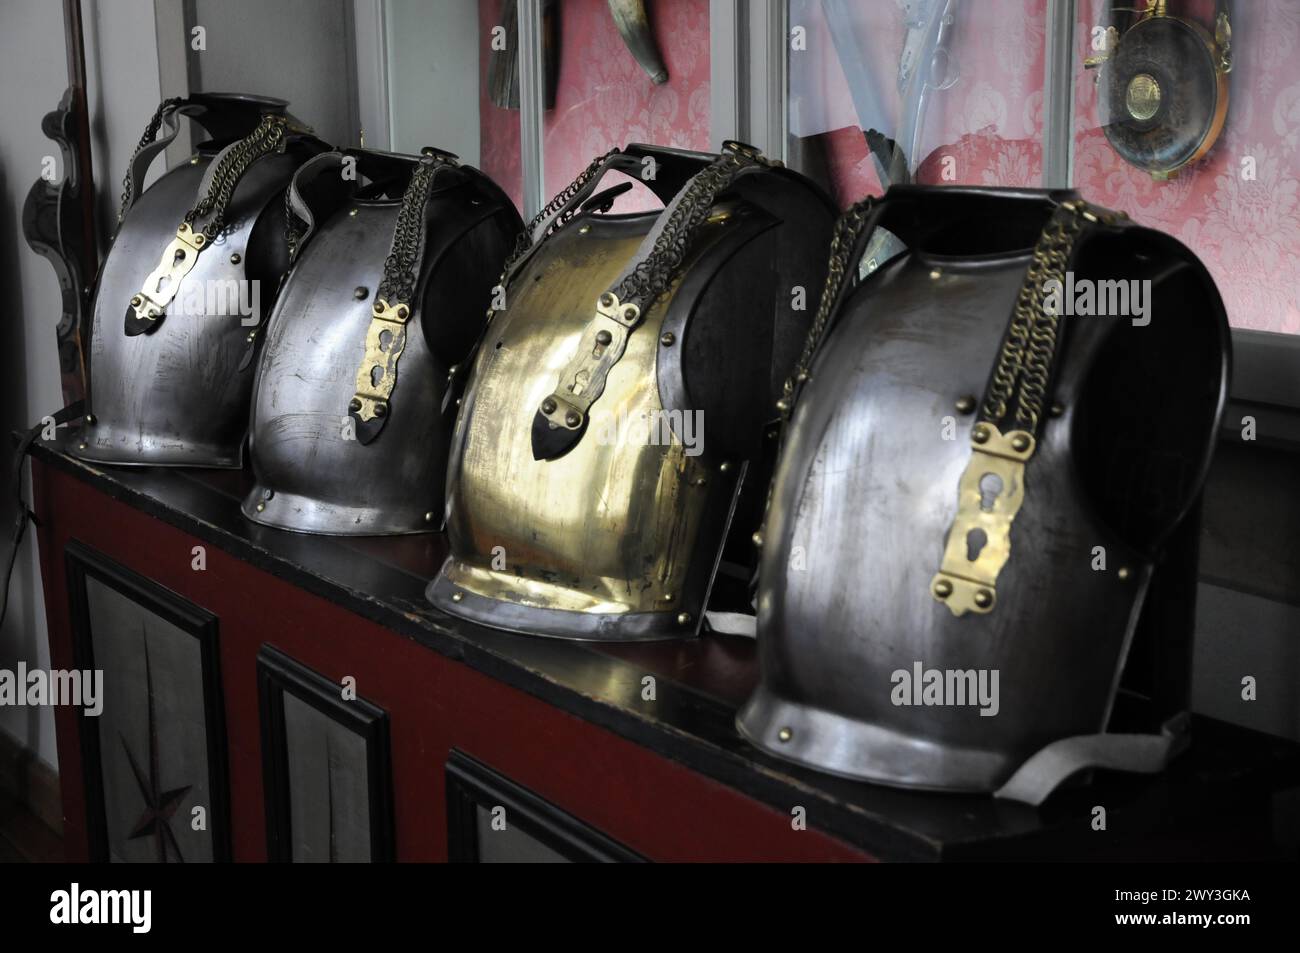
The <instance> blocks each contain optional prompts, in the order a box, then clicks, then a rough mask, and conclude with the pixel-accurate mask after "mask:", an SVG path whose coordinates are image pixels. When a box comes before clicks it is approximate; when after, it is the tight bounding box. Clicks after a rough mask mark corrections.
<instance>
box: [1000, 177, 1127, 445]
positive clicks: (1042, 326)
mask: <svg viewBox="0 0 1300 953" xmlns="http://www.w3.org/2000/svg"><path fill="white" fill-rule="evenodd" d="M1125 217H1126V216H1125V215H1124V213H1123V212H1110V211H1108V210H1105V209H1100V208H1095V207H1093V206H1090V205H1088V204H1087V203H1086V202H1082V201H1078V200H1076V201H1069V202H1062V203H1061V204H1060V205H1059V206H1057V208H1056V211H1055V212H1053V213H1052V217H1051V219H1049V220H1048V222H1047V225H1046V226H1045V227H1044V228H1043V231H1042V234H1041V235H1040V236H1039V238H1038V242H1037V244H1036V245H1035V246H1034V252H1033V257H1032V259H1031V260H1030V264H1029V270H1028V271H1027V272H1026V274H1025V280H1024V281H1023V282H1022V283H1021V285H1020V291H1019V293H1018V294H1017V295H1016V304H1015V310H1014V311H1013V312H1012V315H1011V321H1010V322H1009V324H1008V325H1007V334H1006V337H1005V338H1004V340H1003V342H1002V349H1001V351H1000V353H999V354H998V361H997V364H996V365H995V367H994V369H993V377H992V380H991V381H990V382H989V388H988V391H987V393H986V394H985V395H984V402H983V404H982V406H981V408H980V419H982V420H985V421H988V422H990V423H995V424H1001V423H1002V421H1004V420H1005V419H1006V417H1007V416H1008V414H1009V413H1011V412H1012V405H1013V403H1014V416H1013V418H1012V419H1013V421H1014V424H1013V427H1012V429H1014V430H1023V431H1025V432H1026V433H1030V434H1034V433H1037V431H1038V422H1039V420H1040V419H1041V417H1042V413H1043V400H1044V398H1045V396H1046V393H1047V384H1048V381H1049V379H1050V378H1051V374H1052V362H1053V360H1054V359H1055V355H1056V350H1057V336H1058V334H1059V330H1060V323H1061V316H1060V314H1058V313H1056V311H1054V310H1053V309H1050V308H1048V307H1047V297H1048V294H1049V287H1050V286H1051V284H1052V283H1053V282H1055V283H1057V284H1056V287H1057V288H1063V287H1064V285H1065V269H1066V266H1067V265H1068V264H1069V261H1070V257H1071V255H1073V253H1074V246H1075V243H1076V242H1077V240H1078V238H1079V235H1080V233H1081V232H1082V231H1083V228H1084V225H1085V223H1087V222H1103V223H1105V224H1114V223H1115V222H1118V221H1120V220H1122V219H1123V218H1125ZM1003 429H1005V428H1003Z"/></svg>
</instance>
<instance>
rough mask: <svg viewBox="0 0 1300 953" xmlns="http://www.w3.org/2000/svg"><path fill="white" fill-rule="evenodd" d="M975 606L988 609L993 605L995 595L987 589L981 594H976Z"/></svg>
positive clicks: (982, 590) (981, 591)
mask: <svg viewBox="0 0 1300 953" xmlns="http://www.w3.org/2000/svg"><path fill="white" fill-rule="evenodd" d="M975 605H977V606H979V607H980V608H981V609H987V608H988V607H989V606H991V605H993V593H991V592H989V591H988V590H987V589H981V590H980V591H979V592H977V593H975Z"/></svg>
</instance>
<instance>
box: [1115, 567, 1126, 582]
mask: <svg viewBox="0 0 1300 953" xmlns="http://www.w3.org/2000/svg"><path fill="white" fill-rule="evenodd" d="M1116 575H1118V576H1119V581H1120V582H1127V581H1128V567H1127V566H1120V568H1119V572H1118V573H1117V574H1116Z"/></svg>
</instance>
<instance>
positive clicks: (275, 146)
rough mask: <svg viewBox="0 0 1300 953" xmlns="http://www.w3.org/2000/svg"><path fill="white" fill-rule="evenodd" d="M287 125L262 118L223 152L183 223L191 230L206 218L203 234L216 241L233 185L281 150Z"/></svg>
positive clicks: (271, 117)
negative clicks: (263, 157) (204, 188)
mask: <svg viewBox="0 0 1300 953" xmlns="http://www.w3.org/2000/svg"><path fill="white" fill-rule="evenodd" d="M288 125H289V122H288V120H287V119H286V118H285V117H284V116H274V115H270V114H267V115H264V116H263V117H262V121H261V122H260V123H258V125H257V128H256V129H254V130H253V131H252V132H251V133H249V134H248V135H247V136H245V137H244V138H243V139H241V140H239V142H237V143H236V144H235V145H234V146H232V147H231V148H229V149H226V150H225V151H223V152H222V153H221V156H220V157H219V158H218V160H217V167H216V168H215V169H214V170H213V171H212V178H211V182H210V184H209V186H208V191H207V193H206V194H205V195H204V196H203V198H201V199H200V200H199V201H198V204H196V205H195V206H194V207H193V208H192V209H190V210H189V211H188V212H186V213H185V217H184V219H182V221H183V222H184V223H185V224H186V225H189V226H191V227H192V226H193V224H194V222H195V220H196V219H199V218H203V217H204V216H208V221H207V224H205V225H204V226H203V231H202V234H203V236H204V237H205V238H206V239H207V240H208V241H211V240H212V239H213V238H215V237H216V236H217V235H218V234H219V233H220V232H221V228H222V226H223V225H224V224H225V220H226V208H227V206H228V205H229V204H230V199H231V197H232V196H233V195H234V193H235V186H237V185H238V184H239V181H240V179H242V178H243V177H244V173H245V172H247V171H248V167H249V166H251V165H252V164H253V163H254V162H256V161H257V160H258V159H260V158H262V156H265V155H270V154H271V153H272V152H278V151H282V148H283V143H284V137H285V132H286V130H287V128H288ZM195 237H196V238H197V237H198V236H197V235H196V236H195ZM199 244H200V245H201V244H202V242H200V243H199Z"/></svg>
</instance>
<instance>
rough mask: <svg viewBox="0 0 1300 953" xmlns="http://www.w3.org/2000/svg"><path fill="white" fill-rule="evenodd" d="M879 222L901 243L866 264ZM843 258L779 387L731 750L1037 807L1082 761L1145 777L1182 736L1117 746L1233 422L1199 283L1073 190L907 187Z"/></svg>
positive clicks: (1185, 255) (1213, 320)
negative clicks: (1168, 559) (755, 658)
mask: <svg viewBox="0 0 1300 953" xmlns="http://www.w3.org/2000/svg"><path fill="white" fill-rule="evenodd" d="M877 230H880V231H882V232H886V233H888V234H891V235H893V236H896V239H897V241H895V242H894V243H893V246H894V247H895V248H896V249H897V250H898V253H897V254H894V255H893V256H892V257H890V258H888V259H885V258H875V259H873V260H870V261H863V260H862V251H863V249H864V248H865V247H867V245H868V243H869V242H870V241H871V238H872V235H873V233H875V232H876V231H877ZM877 237H878V236H877ZM835 242H836V245H835V246H833V254H832V262H831V266H830V272H831V278H830V279H829V280H828V286H827V289H826V292H825V294H824V296H823V300H822V306H821V309H820V310H819V313H818V317H817V320H816V321H815V322H814V325H815V326H814V330H813V334H812V335H810V340H809V345H808V347H807V349H806V351H805V360H804V361H801V364H800V369H799V371H797V372H796V375H795V377H794V378H793V379H792V380H791V382H790V384H789V385H788V386H787V396H786V406H787V407H788V406H791V405H793V407H794V410H793V414H792V417H791V419H790V420H789V424H788V426H787V428H786V432H785V438H784V444H783V448H782V452H781V457H780V461H779V463H778V466H777V472H776V476H775V478H774V482H773V487H772V493H771V497H770V502H769V508H768V514H767V517H766V520H765V525H764V529H763V532H762V535H761V537H760V540H759V542H760V545H761V547H762V558H761V564H760V578H759V590H758V640H759V655H760V662H761V670H762V679H761V683H760V686H759V687H758V689H757V690H756V691H755V693H754V695H753V696H752V697H751V698H750V700H749V701H748V703H747V704H746V705H745V706H744V708H743V709H742V710H741V712H740V714H739V716H738V718H737V723H738V727H739V729H740V730H741V732H742V734H744V735H745V736H746V737H747V738H749V739H750V740H751V741H753V742H754V743H755V744H756V745H758V746H759V747H761V748H763V749H765V750H767V751H769V752H771V753H772V754H775V755H778V756H780V757H782V758H786V759H788V760H791V761H796V762H799V763H801V764H805V765H810V766H812V767H815V768H819V769H821V770H824V771H828V772H831V773H834V774H839V775H843V776H847V777H852V778H862V779H867V780H872V781H879V782H884V783H887V784H893V785H901V786H908V787H918V788H925V789H934V790H952V791H970V792H988V791H997V792H998V793H999V794H1000V795H1002V796H1008V797H1015V798H1017V799H1020V800H1025V801H1030V802H1036V801H1039V800H1042V799H1043V798H1044V797H1046V796H1047V794H1048V793H1050V791H1051V790H1052V789H1053V788H1054V787H1055V786H1056V785H1057V784H1058V783H1059V782H1060V781H1061V780H1063V779H1064V778H1065V777H1067V776H1068V775H1069V774H1071V773H1073V772H1074V771H1076V770H1079V769H1081V768H1084V767H1089V766H1102V767H1110V768H1116V769H1129V770H1155V769H1158V767H1159V766H1161V765H1162V763H1163V761H1164V760H1167V757H1168V756H1170V755H1171V754H1172V753H1173V752H1174V751H1175V750H1176V749H1177V747H1178V744H1179V738H1178V737H1177V732H1175V731H1174V730H1173V727H1174V726H1172V725H1171V726H1169V728H1170V731H1169V733H1167V734H1166V735H1165V736H1163V737H1162V736H1161V735H1157V734H1153V735H1144V734H1118V733H1116V734H1107V733H1105V731H1106V728H1107V726H1108V724H1109V719H1110V713H1111V710H1112V706H1113V703H1114V701H1115V697H1116V691H1117V687H1118V684H1119V681H1120V676H1121V674H1122V670H1123V667H1124V663H1125V658H1126V654H1127V652H1128V648H1129V645H1130V642H1131V639H1132V636H1133V632H1134V628H1135V625H1136V623H1137V620H1138V617H1139V613H1140V612H1141V609H1142V605H1143V600H1144V595H1145V593H1146V590H1147V587H1148V582H1149V580H1150V578H1151V575H1152V572H1153V568H1154V567H1155V565H1156V563H1157V562H1158V560H1159V558H1160V554H1161V551H1162V545H1163V543H1164V542H1165V541H1166V540H1167V538H1168V537H1169V535H1170V534H1171V533H1172V532H1173V530H1174V528H1175V527H1176V526H1177V524H1178V523H1179V522H1180V520H1181V519H1182V518H1183V517H1184V515H1185V514H1186V513H1187V511H1188V510H1189V508H1190V507H1192V505H1193V504H1194V502H1195V500H1196V498H1197V497H1198V495H1199V492H1200V488H1201V486H1202V483H1203V481H1204V478H1205V474H1206V472H1207V470H1208V467H1209V462H1210V456H1211V452H1212V447H1213V443H1214V438H1215V432H1216V430H1217V426H1218V422H1219V419H1220V416H1221V414H1222V411H1223V405H1224V400H1225V395H1226V392H1227V367H1228V348H1229V343H1228V342H1229V337H1228V327H1227V320H1226V316H1225V313H1224V309H1223V305H1222V302H1221V301H1220V299H1219V295H1218V293H1217V291H1216V289H1215V287H1214V283H1213V281H1212V280H1211V278H1210V277H1209V274H1208V273H1207V272H1206V271H1205V269H1204V267H1203V266H1202V265H1201V264H1200V262H1199V261H1198V260H1197V259H1196V258H1195V256H1194V255H1192V253H1191V252H1189V251H1188V250H1187V249H1186V248H1185V247H1183V246H1182V245H1181V244H1179V243H1178V242H1177V241H1175V240H1174V239H1172V238H1170V237H1169V236H1167V235H1164V234H1161V233H1159V232H1155V231H1151V230H1148V229H1145V228H1139V227H1137V226H1135V225H1133V224H1132V223H1131V222H1129V221H1128V220H1127V219H1125V218H1124V216H1123V215H1120V214H1116V213H1110V212H1105V211H1103V210H1100V209H1095V208H1092V207H1090V206H1088V205H1086V204H1085V203H1083V202H1081V201H1079V200H1078V198H1077V196H1075V195H1074V194H1073V193H1070V192H1040V191H1016V190H996V189H976V188H956V187H953V188H926V187H918V186H902V187H897V188H894V189H891V190H890V192H889V193H887V195H886V197H885V198H884V199H882V200H880V201H879V202H877V203H874V204H872V203H871V202H870V201H868V202H865V203H862V204H861V205H859V206H855V207H854V208H853V209H852V210H850V212H848V213H846V215H845V217H844V218H843V219H842V220H841V222H840V224H839V226H837V233H836V240H835ZM876 246H877V247H878V246H879V242H877V243H876ZM818 344H820V346H818ZM1184 740H1185V739H1184Z"/></svg>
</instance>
